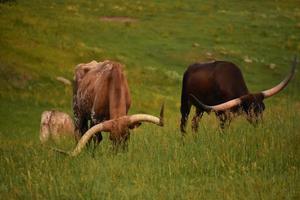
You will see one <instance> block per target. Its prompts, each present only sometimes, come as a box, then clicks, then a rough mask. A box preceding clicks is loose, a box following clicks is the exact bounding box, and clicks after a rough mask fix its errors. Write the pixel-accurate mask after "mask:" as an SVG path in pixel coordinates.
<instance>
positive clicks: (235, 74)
mask: <svg viewBox="0 0 300 200" xmlns="http://www.w3.org/2000/svg"><path fill="white" fill-rule="evenodd" d="M296 65H297V58H296V57H295V59H294V62H293V65H292V70H291V72H290V74H289V75H288V76H287V77H286V78H285V79H284V80H283V81H282V82H281V83H280V84H278V85H277V86H275V87H273V88H271V89H269V90H265V91H262V92H258V93H249V91H248V88H247V86H246V83H245V81H244V78H243V75H242V73H241V71H240V69H239V68H238V67H237V66H236V65H234V64H233V63H231V62H226V61H215V62H212V63H203V64H198V63H197V64H193V65H191V66H189V68H188V69H187V70H186V72H185V74H184V76H183V82H182V95H181V115H182V117H181V124H180V128H181V132H183V133H184V132H185V124H186V121H187V119H188V115H189V112H190V109H191V105H195V106H196V114H195V116H194V118H193V120H192V129H193V131H197V128H198V122H199V120H200V118H201V117H202V115H203V112H210V111H214V112H215V113H216V115H217V117H218V118H219V119H220V121H221V128H224V126H225V123H227V124H228V125H229V123H230V120H231V118H232V114H231V113H236V114H239V113H245V114H246V116H247V120H248V121H249V122H250V123H256V122H257V121H258V120H259V119H261V117H262V113H263V111H264V109H265V105H264V103H263V100H264V99H265V98H268V97H271V96H273V95H275V94H277V93H278V92H280V91H281V90H282V89H284V88H285V87H286V86H287V84H288V83H289V81H290V80H291V79H292V77H293V76H294V74H295V69H296Z"/></svg>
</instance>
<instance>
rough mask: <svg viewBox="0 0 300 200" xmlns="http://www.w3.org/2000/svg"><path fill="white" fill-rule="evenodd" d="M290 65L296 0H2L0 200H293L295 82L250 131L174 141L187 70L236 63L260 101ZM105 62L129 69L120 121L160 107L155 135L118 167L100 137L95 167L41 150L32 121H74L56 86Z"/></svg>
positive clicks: (237, 127) (139, 140)
mask: <svg viewBox="0 0 300 200" xmlns="http://www.w3.org/2000/svg"><path fill="white" fill-rule="evenodd" d="M105 17H106V18H105ZM107 17H119V18H113V19H114V20H111V18H107ZM109 19H110V20H109ZM294 55H298V56H300V4H299V1H297V0H287V1H271V0H267V1H256V0H254V1H243V2H241V1H236V0H230V1H216V0H215V1H208V0H197V1H196V0H189V1H179V0H173V1H171V0H163V1H132V0H130V1H127V0H119V1H113V0H90V1H84V0H78V1H76V3H75V1H70V0H65V1H63V0H52V1H50V0H28V1H21V0H15V1H0V199H299V198H300V192H299V191H300V190H299V188H300V184H299V183H300V175H299V167H300V149H299V145H300V131H299V129H300V123H299V121H300V114H299V113H300V96H299V95H300V92H299V85H300V80H299V78H300V77H299V73H296V76H295V77H294V79H293V80H292V82H291V83H290V84H289V86H288V87H287V88H286V89H285V90H284V91H283V92H281V93H280V94H278V95H276V96H275V97H273V98H271V99H268V100H266V101H265V104H266V111H265V114H264V121H263V122H262V123H261V124H260V125H259V126H257V127H253V126H251V125H250V124H248V123H247V121H246V120H245V118H243V117H242V116H241V117H238V118H236V119H235V120H234V121H233V122H232V124H231V126H230V127H229V128H228V129H226V130H225V131H224V132H222V131H220V129H219V126H218V121H217V119H216V118H215V116H214V115H204V117H203V118H202V120H201V124H200V130H199V132H198V133H197V134H192V132H191V130H190V127H188V134H187V136H186V137H185V138H182V137H181V135H180V131H179V121H180V112H179V107H180V92H181V78H182V74H183V72H184V70H185V69H186V67H187V66H188V65H189V64H191V63H194V62H197V61H199V62H203V61H209V60H212V59H218V60H228V61H232V62H234V63H236V64H237V65H239V66H240V68H241V70H242V72H243V74H244V76H245V79H246V82H247V85H248V87H249V89H250V90H251V91H260V90H263V89H267V88H270V87H272V86H273V85H275V84H277V83H278V82H280V81H281V80H282V79H283V78H284V77H285V76H286V74H287V73H288V72H289V69H290V65H291V59H292V58H293V56H294ZM105 59H111V60H116V61H119V62H121V63H123V64H124V65H125V66H126V68H125V69H126V75H127V79H128V81H129V86H130V90H131V95H132V101H133V102H132V106H131V110H130V114H133V113H140V112H142V113H148V114H154V115H158V114H159V107H160V105H161V103H162V102H163V101H164V102H165V109H166V111H165V118H166V123H165V127H163V128H160V127H157V126H152V125H147V124H145V125H143V126H141V127H140V128H138V129H136V130H134V131H133V132H132V135H131V138H130V142H129V150H128V152H120V153H118V154H112V152H111V144H110V141H109V139H108V138H107V135H105V139H104V140H103V142H102V143H101V145H100V146H99V147H98V149H97V151H96V154H95V157H92V156H91V153H90V152H89V151H88V150H86V151H84V152H83V153H82V154H81V155H80V156H78V157H76V158H68V157H65V156H62V155H58V154H56V153H55V152H52V151H50V150H49V149H48V148H46V147H44V146H42V145H41V144H40V142H39V123H40V115H41V113H42V111H44V110H49V109H58V110H61V111H65V112H67V113H69V114H72V109H71V108H72V106H71V95H72V89H71V87H70V86H65V85H63V84H62V83H60V82H58V81H57V80H56V77H57V76H63V77H66V78H68V79H72V77H73V69H74V67H75V66H76V65H77V64H79V63H84V62H90V61H92V60H97V61H101V60H105ZM298 68H299V66H298ZM190 118H191V116H190ZM188 126H190V122H189V124H188ZM49 145H52V146H59V147H60V148H63V149H71V148H72V147H73V145H74V142H73V140H72V141H68V140H65V141H62V142H60V143H58V144H49Z"/></svg>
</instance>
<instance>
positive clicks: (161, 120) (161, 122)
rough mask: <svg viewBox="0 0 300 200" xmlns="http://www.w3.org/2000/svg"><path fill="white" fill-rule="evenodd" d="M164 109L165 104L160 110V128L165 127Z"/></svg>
mask: <svg viewBox="0 0 300 200" xmlns="http://www.w3.org/2000/svg"><path fill="white" fill-rule="evenodd" d="M164 109H165V103H164V102H163V103H162V105H161V108H160V114H159V124H158V125H159V126H164Z"/></svg>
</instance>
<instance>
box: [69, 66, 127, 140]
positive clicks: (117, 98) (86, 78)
mask: <svg viewBox="0 0 300 200" xmlns="http://www.w3.org/2000/svg"><path fill="white" fill-rule="evenodd" d="M85 68H87V69H88V70H87V71H85V72H82V71H84V69H81V68H80V67H79V68H77V69H76V71H75V81H74V94H73V95H74V98H73V99H74V100H73V108H74V115H75V119H76V120H75V122H76V123H75V128H76V130H77V131H78V132H79V137H81V136H82V135H83V134H84V133H85V132H86V131H87V130H88V129H89V128H90V127H91V126H93V125H95V124H98V123H100V122H102V121H104V120H109V119H115V118H118V117H121V116H124V115H127V112H128V110H129V107H130V104H131V98H130V94H129V88H128V83H127V80H126V78H125V75H124V73H123V66H122V65H121V64H120V63H117V62H113V61H105V62H103V63H98V64H95V65H94V64H93V66H91V67H89V66H86V65H85ZM82 74H83V75H82ZM76 87H77V88H76ZM88 121H90V126H88ZM116 130H119V129H116ZM116 132H118V131H116ZM112 133H113V131H112ZM126 133H127V131H126V130H124V131H123V133H121V132H118V133H116V134H126ZM113 135H114V134H113ZM100 140H101V136H100V137H99V138H98V141H100Z"/></svg>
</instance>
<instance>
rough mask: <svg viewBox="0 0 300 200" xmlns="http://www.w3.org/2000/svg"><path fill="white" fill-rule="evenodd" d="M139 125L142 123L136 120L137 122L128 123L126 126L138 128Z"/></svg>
mask: <svg viewBox="0 0 300 200" xmlns="http://www.w3.org/2000/svg"><path fill="white" fill-rule="evenodd" d="M140 125H142V123H141V122H137V123H134V124H130V125H129V126H128V128H130V129H135V128H138V127H139V126H140Z"/></svg>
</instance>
